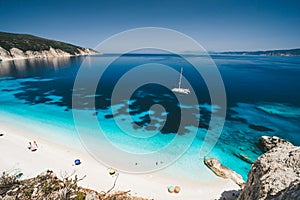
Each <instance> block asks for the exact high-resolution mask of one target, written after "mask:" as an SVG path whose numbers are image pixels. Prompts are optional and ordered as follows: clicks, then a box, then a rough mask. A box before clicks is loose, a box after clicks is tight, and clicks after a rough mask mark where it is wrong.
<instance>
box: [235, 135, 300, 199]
mask: <svg viewBox="0 0 300 200" xmlns="http://www.w3.org/2000/svg"><path fill="white" fill-rule="evenodd" d="M259 146H260V147H261V148H262V150H264V151H267V152H266V153H264V154H263V155H262V156H260V157H259V158H258V159H257V160H256V161H255V162H254V163H253V165H252V168H251V170H250V173H249V174H248V181H247V183H246V185H245V188H244V189H243V191H242V192H241V194H240V195H239V197H238V200H268V199H272V200H273V199H274V200H281V199H282V200H283V199H291V200H292V199H295V200H296V199H300V147H297V146H294V145H292V144H291V143H290V142H288V141H286V140H283V139H281V138H278V137H268V136H263V137H261V139H260V141H259Z"/></svg>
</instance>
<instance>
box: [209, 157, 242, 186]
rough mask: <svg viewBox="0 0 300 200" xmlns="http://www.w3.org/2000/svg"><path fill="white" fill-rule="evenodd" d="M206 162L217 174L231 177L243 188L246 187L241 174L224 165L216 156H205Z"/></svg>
mask: <svg viewBox="0 0 300 200" xmlns="http://www.w3.org/2000/svg"><path fill="white" fill-rule="evenodd" d="M204 163H205V164H206V166H208V168H210V169H211V170H212V171H213V172H214V173H215V174H216V175H217V176H220V177H222V178H229V179H231V180H233V181H234V182H235V183H236V184H238V185H239V186H240V187H241V188H243V187H244V184H245V181H244V179H243V177H242V176H241V175H239V174H238V173H236V172H235V171H233V170H231V169H229V168H228V167H225V166H224V165H222V164H221V163H220V162H219V161H218V160H217V159H215V158H205V159H204Z"/></svg>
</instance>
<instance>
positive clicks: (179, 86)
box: [178, 67, 183, 89]
mask: <svg viewBox="0 0 300 200" xmlns="http://www.w3.org/2000/svg"><path fill="white" fill-rule="evenodd" d="M182 70H183V69H182V67H181V72H180V77H179V83H178V88H179V89H180V88H181V79H182Z"/></svg>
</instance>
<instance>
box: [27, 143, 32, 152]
mask: <svg viewBox="0 0 300 200" xmlns="http://www.w3.org/2000/svg"><path fill="white" fill-rule="evenodd" d="M31 147H32V144H31V142H29V143H28V146H27V148H28V149H29V150H30V149H31Z"/></svg>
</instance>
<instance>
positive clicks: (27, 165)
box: [0, 116, 239, 200]
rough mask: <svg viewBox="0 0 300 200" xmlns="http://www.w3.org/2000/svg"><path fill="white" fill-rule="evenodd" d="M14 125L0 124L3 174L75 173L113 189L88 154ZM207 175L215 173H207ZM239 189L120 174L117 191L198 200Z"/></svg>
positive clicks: (229, 184)
mask: <svg viewBox="0 0 300 200" xmlns="http://www.w3.org/2000/svg"><path fill="white" fill-rule="evenodd" d="M16 124H17V123H15V124H12V123H10V122H9V120H8V119H5V118H4V117H3V116H2V117H1V120H0V132H1V133H3V134H4V135H3V136H1V137H0V151H1V152H2V153H1V156H0V171H1V172H2V171H8V172H11V171H12V170H14V169H20V170H21V171H22V172H23V173H24V176H23V177H22V178H23V179H26V178H30V177H34V176H36V175H38V174H40V173H41V172H44V171H46V170H47V169H50V170H53V171H54V173H56V174H57V176H58V177H60V175H61V173H64V172H68V173H72V172H74V171H76V174H77V175H78V176H79V177H83V176H84V175H86V178H85V179H84V180H83V181H81V182H80V183H79V185H80V186H84V187H88V188H90V189H94V190H97V191H99V192H100V191H107V190H108V189H110V188H111V186H112V185H113V182H114V178H113V177H112V176H110V175H109V174H108V168H107V167H105V166H103V165H102V164H100V163H99V162H97V161H96V160H94V159H93V158H92V157H91V156H90V155H89V154H88V153H85V151H84V149H83V148H82V151H79V150H75V149H71V148H69V147H67V146H62V145H60V144H58V143H54V142H53V141H49V140H46V139H45V138H42V137H38V136H37V135H35V134H31V133H30V132H28V131H26V128H22V127H20V126H18V125H16ZM33 140H36V141H37V143H38V150H37V151H36V152H31V151H29V150H28V149H27V145H28V142H29V141H33ZM76 158H80V159H81V161H82V164H80V165H78V166H74V165H73V163H74V160H75V159H76ZM204 173H212V172H210V171H209V169H208V170H207V172H204ZM170 185H179V186H180V187H181V192H180V193H179V194H170V193H168V192H167V187H168V186H170ZM238 189H239V187H238V186H237V185H236V184H235V183H233V182H232V181H231V180H224V179H221V178H219V180H218V182H217V183H216V182H212V183H211V184H201V183H200V184H198V183H197V184H195V183H187V182H184V181H180V180H173V179H171V178H169V177H166V176H162V175H159V174H158V173H152V174H144V175H133V174H126V173H120V175H119V179H118V181H117V184H116V187H115V190H124V191H128V190H131V194H132V195H136V196H141V197H145V198H151V199H157V200H160V199H162V200H176V199H178V200H179V199H180V200H194V199H195V200H196V199H203V200H205V199H219V198H220V197H221V194H222V192H224V191H230V190H238Z"/></svg>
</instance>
